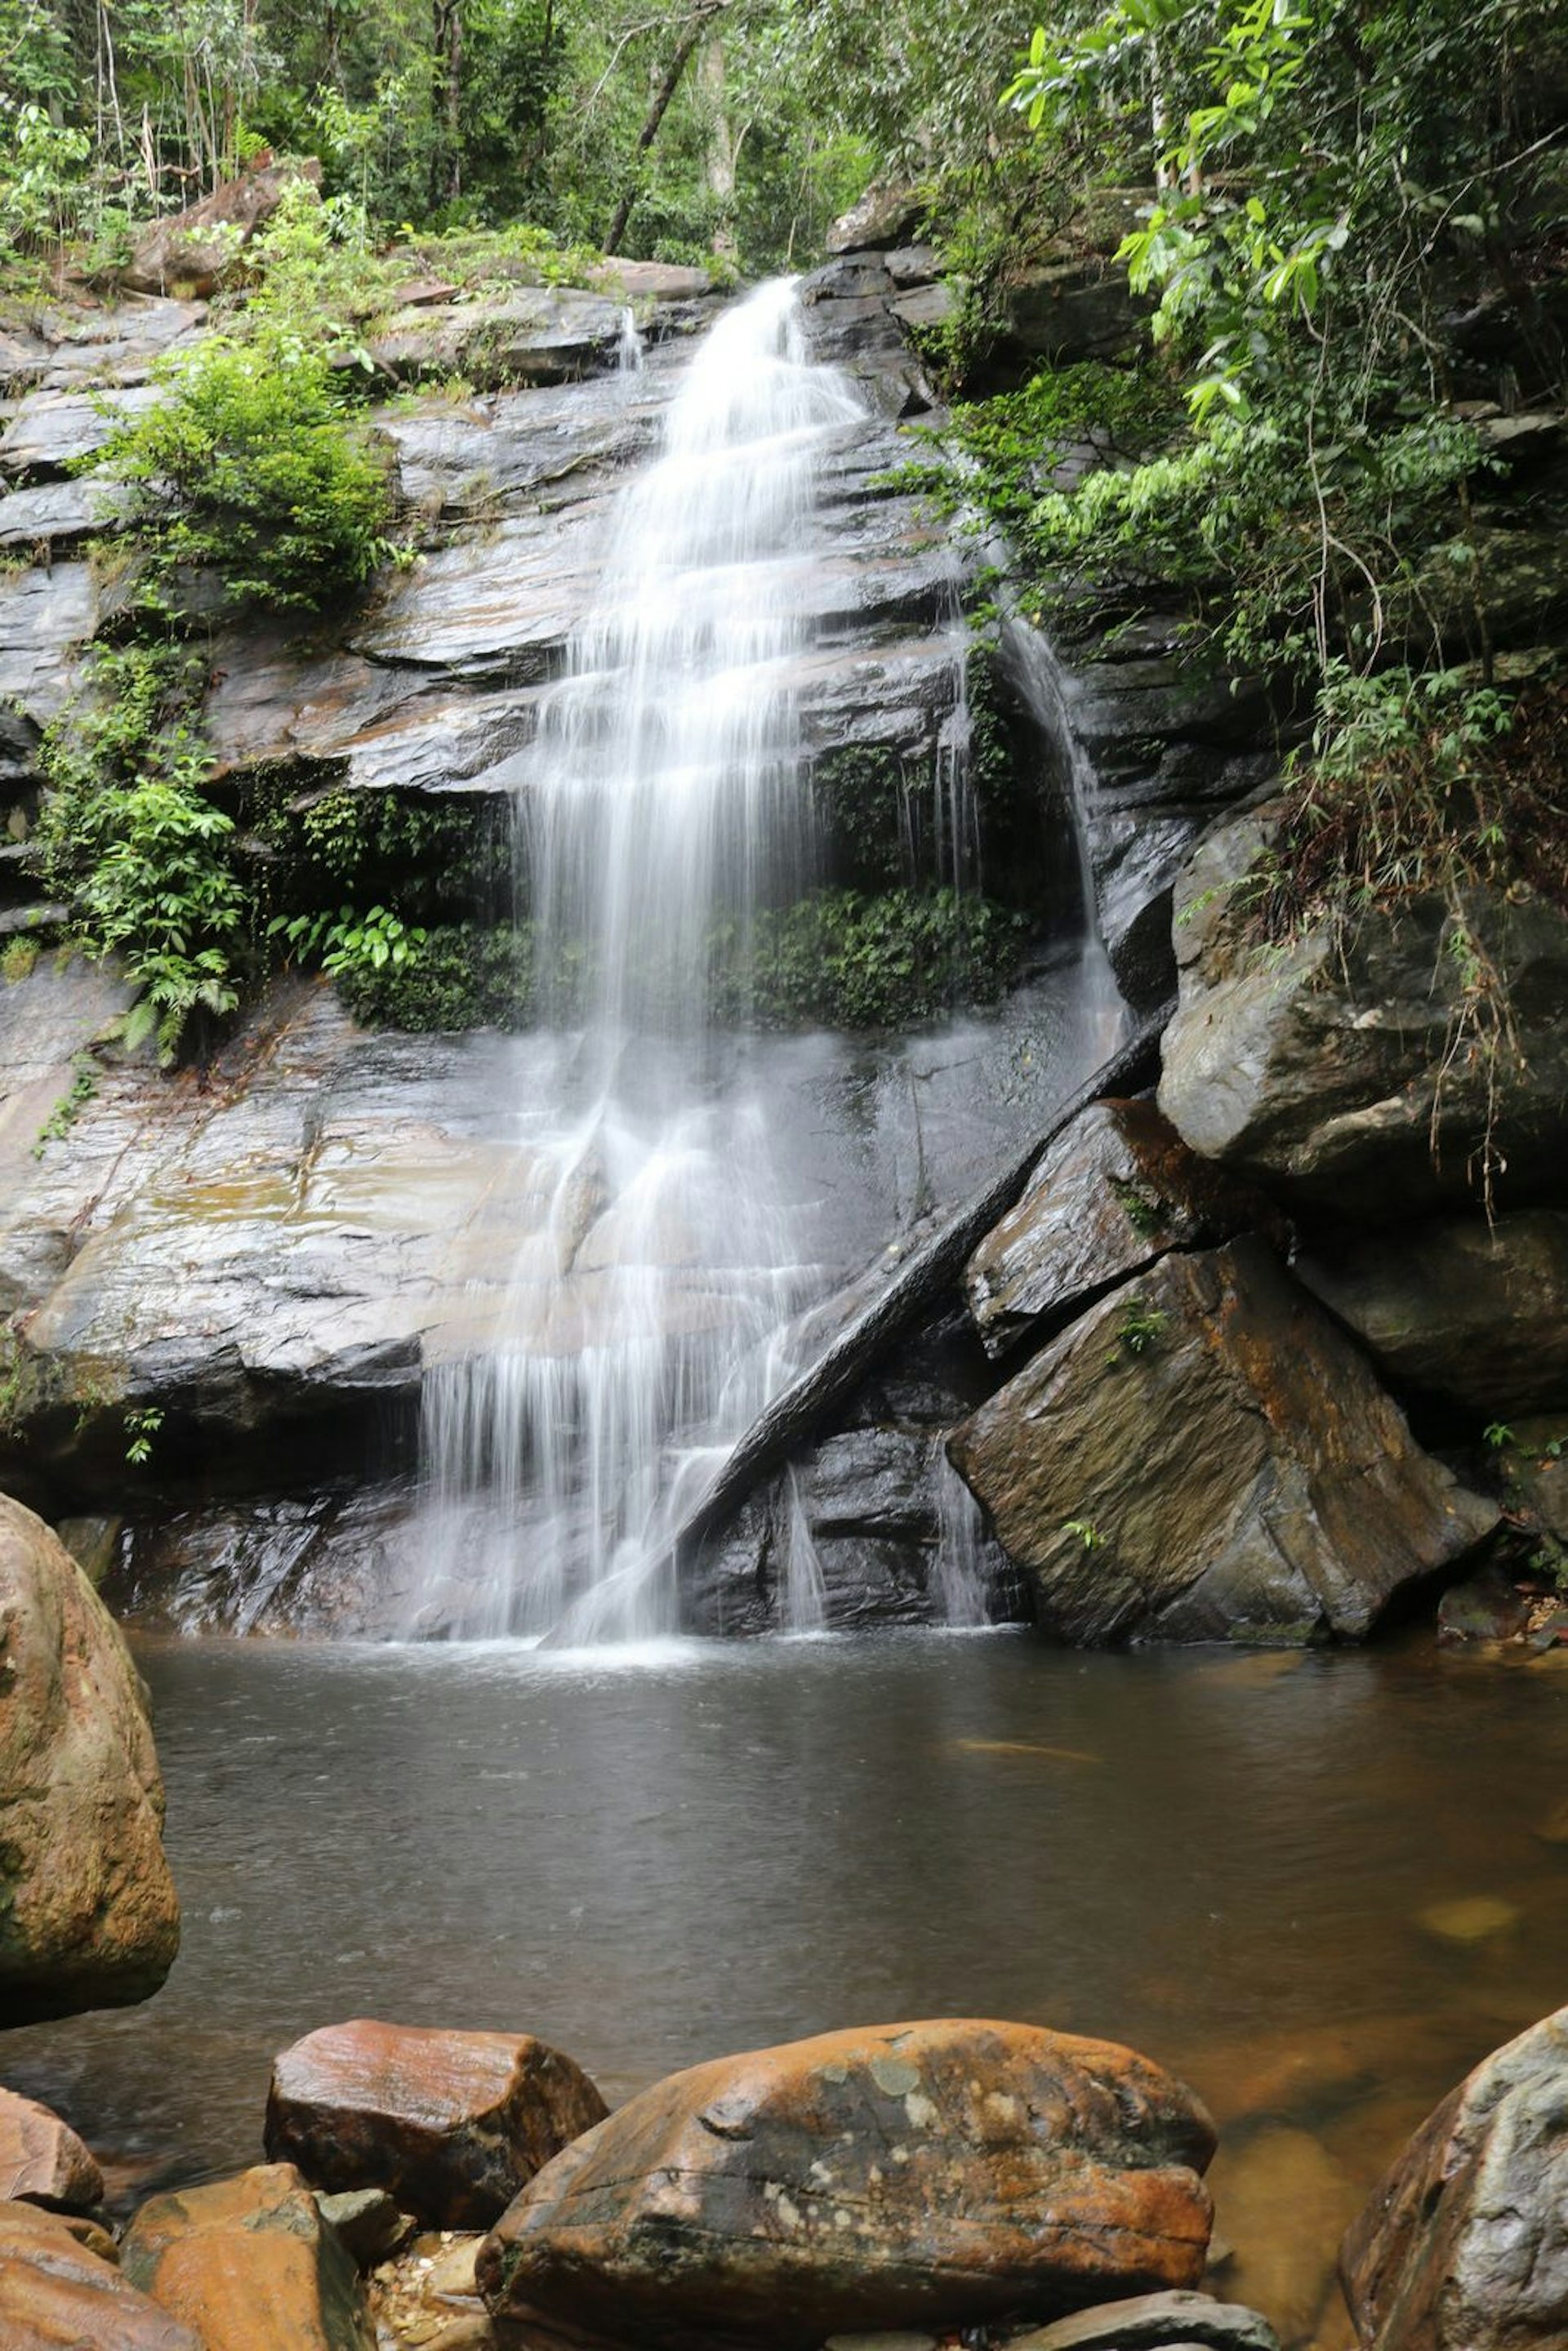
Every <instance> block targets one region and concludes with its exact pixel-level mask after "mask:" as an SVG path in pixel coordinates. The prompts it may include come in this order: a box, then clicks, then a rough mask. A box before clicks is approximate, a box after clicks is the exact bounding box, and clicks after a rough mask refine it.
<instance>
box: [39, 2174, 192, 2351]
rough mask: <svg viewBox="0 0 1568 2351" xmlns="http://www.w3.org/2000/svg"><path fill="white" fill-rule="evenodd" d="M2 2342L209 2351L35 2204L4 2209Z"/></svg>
mask: <svg viewBox="0 0 1568 2351" xmlns="http://www.w3.org/2000/svg"><path fill="white" fill-rule="evenodd" d="M0 2343H3V2344H4V2345H5V2351H205V2346H203V2344H202V2343H201V2342H199V2341H198V2339H197V2337H196V2336H195V2335H193V2334H192V2332H191V2330H190V2328H189V2327H188V2326H185V2325H182V2324H181V2322H180V2321H179V2319H177V2318H175V2317H173V2316H172V2315H171V2314H170V2313H169V2312H168V2311H166V2310H162V2309H161V2308H160V2307H159V2305H158V2304H157V2303H155V2302H152V2301H150V2300H149V2299H148V2297H147V2296H146V2295H145V2294H140V2293H138V2291H137V2289H136V2288H135V2286H133V2285H132V2284H131V2282H130V2280H129V2279H127V2278H124V2277H122V2276H121V2275H120V2271H119V2270H118V2269H117V2268H116V2267H115V2265H114V2263H113V2262H111V2261H106V2260H105V2259H104V2258H103V2256H102V2255H101V2254H99V2253H97V2252H92V2251H90V2250H89V2248H88V2247H87V2246H85V2245H83V2244H82V2243H81V2242H80V2241H79V2240H78V2237H77V2234H76V2232H75V2231H74V2229H73V2228H72V2225H71V2223H70V2222H69V2221H68V2220H66V2219H65V2218H64V2217H63V2215H61V2214H60V2213H57V2212H44V2211H40V2210H39V2209H38V2207H37V2205H36V2204H0Z"/></svg>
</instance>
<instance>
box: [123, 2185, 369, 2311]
mask: <svg viewBox="0 0 1568 2351" xmlns="http://www.w3.org/2000/svg"><path fill="white" fill-rule="evenodd" d="M120 2262H121V2265H122V2267H123V2269H124V2272H125V2274H126V2276H127V2277H128V2278H129V2279H130V2281H131V2283H132V2284H133V2285H136V2286H140V2287H141V2290H142V2292H143V2293H145V2294H151V2295H152V2299H153V2300H154V2301H155V2302H158V2303H161V2304H162V2306H163V2308H164V2309H165V2310H168V2311H171V2312H172V2314H173V2315H174V2316H175V2317H176V2318H178V2319H181V2320H183V2323H184V2325H187V2326H188V2327H190V2328H191V2330H192V2332H193V2335H196V2336H197V2337H198V2338H199V2340H200V2341H201V2343H202V2345H203V2346H204V2351H373V2346H374V2341H375V2337H374V2334H373V2331H372V2329H371V2323H370V2319H369V2316H368V2314H367V2313H366V2311H365V2308H364V2304H363V2303H362V2301H361V2295H360V2285H359V2280H358V2278H357V2276H356V2275H355V2273H354V2264H353V2262H352V2261H351V2260H350V2257H349V2255H348V2253H347V2252H345V2250H344V2248H343V2246H342V2245H341V2244H340V2242H339V2241H338V2239H337V2237H336V2235H335V2234H334V2233H333V2231H331V2230H330V2229H329V2228H328V2227H327V2225H326V2223H325V2222H324V2221H323V2220H322V2219H321V2216H320V2214H319V2211H318V2210H317V2209H316V2199H315V2198H314V2197H313V2196H312V2195H311V2193H310V2190H309V2189H308V2188H307V2186H306V2185H305V2182H304V2180H303V2179H301V2178H300V2177H299V2174H298V2172H297V2171H296V2170H295V2169H294V2168H293V2166H292V2165H291V2164H287V2163H273V2164H258V2165H257V2166H256V2168H255V2169H254V2170H252V2171H242V2172H241V2173H239V2175H238V2176H237V2178H235V2179H215V2180H213V2181H212V2182H211V2183H210V2184H208V2185H207V2186H205V2187H202V2188H186V2189H181V2190H180V2191H179V2192H178V2193H177V2194H175V2195H172V2196H155V2197H154V2198H153V2199H152V2202H151V2203H148V2204H144V2205H143V2206H142V2207H141V2210H140V2211H139V2212H138V2213H137V2215H136V2218H135V2220H133V2221H132V2222H131V2227H130V2229H129V2230H128V2231H127V2232H126V2236H125V2241H124V2242H123V2244H122V2245H121V2247H120Z"/></svg>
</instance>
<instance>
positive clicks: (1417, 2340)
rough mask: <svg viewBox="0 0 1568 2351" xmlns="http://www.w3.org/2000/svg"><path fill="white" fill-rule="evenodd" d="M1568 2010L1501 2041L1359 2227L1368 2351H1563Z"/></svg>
mask: <svg viewBox="0 0 1568 2351" xmlns="http://www.w3.org/2000/svg"><path fill="white" fill-rule="evenodd" d="M1565 2209H1568V2010H1560V2011H1558V2012H1557V2014H1556V2015H1554V2016H1549V2017H1547V2018H1545V2019H1544V2020H1543V2021H1542V2022H1541V2023H1539V2024H1535V2025H1532V2026H1531V2028H1530V2030H1529V2031H1528V2032H1523V2033H1521V2035H1520V2036H1519V2038H1518V2039H1517V2040H1516V2041H1511V2042H1510V2043H1508V2044H1507V2045H1506V2046H1505V2047H1504V2048H1501V2049H1498V2050H1494V2051H1493V2053H1492V2054H1491V2055H1490V2057H1488V2058H1486V2059H1484V2060H1483V2062H1482V2063H1481V2064H1479V2065H1478V2066H1477V2067H1476V2069H1475V2071H1474V2072H1473V2073H1472V2074H1470V2075H1469V2077H1468V2079H1467V2080H1465V2081H1464V2082H1462V2083H1461V2084H1460V2085H1459V2087H1458V2089H1457V2090H1455V2091H1453V2092H1452V2093H1451V2094H1450V2095H1449V2096H1448V2097H1447V2098H1445V2099H1444V2101H1443V2103H1442V2105H1439V2106H1438V2107H1437V2110H1436V2111H1435V2113H1433V2114H1432V2115H1430V2116H1428V2117H1427V2121H1426V2122H1425V2123H1424V2124H1423V2125H1422V2126H1421V2128H1420V2129H1419V2130H1418V2131H1417V2132H1416V2136H1415V2137H1414V2138H1413V2139H1412V2140H1411V2141H1410V2144H1409V2146H1408V2147H1406V2149H1405V2151H1404V2153H1403V2154H1402V2155H1401V2156H1400V2158H1398V2160H1397V2162H1396V2164H1395V2165H1394V2167H1393V2168H1392V2169H1391V2170H1390V2171H1389V2173H1388V2175H1387V2177H1386V2178H1385V2179H1384V2180H1383V2182H1382V2184H1381V2185H1380V2186H1379V2188H1378V2189H1377V2190H1376V2192H1375V2194H1374V2196H1373V2197H1372V2199H1371V2200H1370V2202H1369V2203H1368V2204H1367V2206H1366V2208H1365V2210H1364V2211H1363V2212H1362V2213H1361V2214H1360V2216H1359V2217H1358V2218H1357V2219H1356V2220H1355V2221H1354V2223H1353V2225H1352V2227H1351V2228H1350V2230H1349V2231H1348V2233H1347V2235H1346V2237H1345V2240H1344V2244H1343V2250H1342V2252H1341V2263H1340V2273H1341V2277H1342V2280H1343V2285H1344V2291H1345V2298H1346V2300H1347V2301H1348V2303H1349V2304H1350V2309H1351V2315H1352V2317H1353V2318H1354V2322H1355V2330H1356V2335H1357V2338H1358V2340H1359V2341H1360V2343H1361V2344H1362V2346H1364V2351H1504V2346H1506V2351H1531V2346H1540V2351H1548V2346H1552V2351H1556V2346H1560V2345H1561V2344H1562V2342H1563V2338H1564V2335H1565V2333H1568V2240H1565V2238H1564V2234H1563V2211H1564V2210H1565Z"/></svg>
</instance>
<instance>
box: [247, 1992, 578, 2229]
mask: <svg viewBox="0 0 1568 2351" xmlns="http://www.w3.org/2000/svg"><path fill="white" fill-rule="evenodd" d="M607 2111H608V2109H607V2108H606V2106H605V2104H604V2101H603V2099H602V2098H601V2096H600V2095H599V2093H598V2091H597V2090H596V2089H595V2088H594V2086H593V2085H592V2083H591V2081H590V2080H589V2078H588V2076H587V2074H584V2073H583V2072H582V2070H581V2068H580V2066H577V2065H575V2064H573V2063H572V2061H571V2059H570V2057H563V2056H562V2055H561V2054H560V2053H559V2051H558V2050H554V2049H550V2048H547V2046H546V2045H545V2043H543V2042H542V2041H536V2040H535V2039H534V2038H533V2036H532V2035H531V2034H530V2033H527V2032H443V2031H438V2030H434V2029H432V2028H428V2027H424V2026H419V2025H405V2024H379V2023H375V2022H371V2021H370V2020H368V2019H363V2018H361V2019H359V2020H356V2022H353V2023H350V2024H329V2025H325V2026H323V2027H322V2029H321V2030H320V2031H319V2032H309V2033H307V2034H306V2036H305V2038H304V2040H303V2041H297V2042H296V2043H294V2045H293V2047H292V2048H291V2049H286V2050H285V2051H284V2052H283V2053H282V2055H281V2056H280V2057H278V2058H277V2061H276V2062H275V2064H274V2065H273V2069H272V2086H271V2088H270V2090H269V2091H268V2093H267V2137H266V2145H267V2154H268V2155H269V2156H271V2157H272V2158H274V2159H275V2160H279V2161H285V2162H290V2163H296V2164H298V2167H299V2168H300V2170H301V2171H302V2172H303V2173H304V2174H305V2177H306V2178H307V2179H309V2180H311V2181H313V2182H314V2184H315V2185H316V2186H317V2187H319V2188H328V2189H350V2188H384V2189H386V2190H387V2192H388V2194H389V2195H391V2196H392V2197H394V2198H395V2199H396V2200H397V2202H398V2204H399V2205H400V2206H401V2207H402V2210H404V2211H407V2212H412V2213H413V2214H415V2215H416V2217H417V2218H418V2219H420V2220H424V2221H426V2222H428V2223H429V2224H430V2225H432V2226H433V2227H435V2228H444V2229H482V2228H486V2227H487V2226H488V2224H489V2223H490V2222H491V2221H492V2220H496V2219H497V2218H498V2216H499V2215H500V2214H501V2213H502V2212H503V2211H504V2210H506V2207H507V2204H508V2203H509V2202H510V2200H511V2199H512V2198H513V2197H514V2196H515V2195H516V2194H517V2190H518V2189H519V2188H521V2187H522V2186H523V2185H524V2183H525V2181H527V2180H529V2179H532V2178H533V2176H534V2174H535V2172H536V2171H538V2168H539V2167H540V2166H541V2164H546V2163H548V2162H549V2160H550V2158H551V2157H552V2156H554V2155H557V2154H559V2151H560V2149H561V2148H562V2147H565V2146H567V2145H568V2144H569V2142H570V2140H572V2139H574V2138H576V2137H579V2136H580V2133H582V2132H583V2131H586V2130H590V2129H591V2127H592V2126H593V2125H594V2124H595V2123H598V2122H601V2121H602V2120H603V2118H604V2116H605V2114H606V2112H607Z"/></svg>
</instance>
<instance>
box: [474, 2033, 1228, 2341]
mask: <svg viewBox="0 0 1568 2351" xmlns="http://www.w3.org/2000/svg"><path fill="white" fill-rule="evenodd" d="M1213 2148H1214V2135H1213V2129H1212V2126H1211V2125H1210V2123H1209V2120H1208V2117H1207V2115H1206V2114H1205V2112H1204V2111H1203V2109H1202V2107H1201V2106H1200V2105H1198V2104H1197V2100H1196V2099H1195V2098H1194V2097H1193V2096H1192V2095H1191V2093H1190V2092H1189V2091H1187V2090H1186V2089H1185V2088H1184V2087H1183V2086H1182V2085H1181V2084H1180V2083H1178V2082H1176V2080H1174V2079H1173V2078H1172V2077H1171V2076H1170V2075H1169V2074H1166V2073H1164V2072H1163V2071H1162V2070H1161V2069H1160V2068H1159V2067H1158V2066H1155V2065H1153V2064H1150V2063H1149V2062H1148V2061H1147V2060H1146V2059H1145V2058H1142V2057H1138V2056H1135V2055H1134V2053H1132V2052H1131V2051H1130V2050H1126V2049H1121V2048H1118V2047H1116V2046H1115V2045H1113V2043H1108V2042H1099V2041H1085V2040H1080V2039H1078V2038H1076V2037H1074V2036H1072V2035H1071V2034H1066V2033H1056V2032H1046V2031H1044V2030H1043V2029H1041V2028H1040V2027H1039V2026H1035V2025H1024V2024H998V2023H984V2022H960V2021H954V2020H946V2019H945V2020H942V2021H940V2022H931V2023H919V2024H905V2025H884V2026H878V2027H875V2028H873V2029H871V2030H865V2031H858V2032H831V2033H823V2034H821V2036H819V2037H818V2038H816V2039H813V2040H810V2041H800V2042H794V2043H789V2044H787V2045H786V2046H784V2047H782V2048H774V2049H764V2050H758V2051H754V2052H751V2053H747V2054H745V2055H741V2056H737V2057H727V2058H721V2059H719V2060H718V2061H717V2062H716V2063H715V2064H706V2065H699V2066H695V2067H694V2068H693V2069H692V2070H691V2071H690V2072H688V2073H683V2074H672V2075H671V2076H670V2077H669V2078H668V2079H667V2080H666V2081H663V2082H659V2083H655V2084H654V2085H653V2088H651V2089H649V2090H645V2091H643V2094H642V2095H640V2096H638V2097H635V2098H633V2099H632V2101H631V2102H630V2103H629V2104H628V2105H625V2106H622V2108H621V2109H620V2110H619V2112H618V2113H616V2114H614V2115H612V2116H611V2118H610V2120H609V2121H608V2122H606V2123H602V2124H601V2126H600V2127H599V2128H598V2129H597V2130H595V2131H591V2132H590V2133H589V2135H588V2137H586V2138H583V2139H581V2140H580V2141H579V2142H578V2144H577V2145H576V2146H575V2147H570V2148H569V2149H568V2150H567V2152H566V2153H565V2154H564V2155H562V2156H559V2157H558V2158H557V2159H556V2161H555V2162H554V2163H552V2164H550V2165H549V2166H547V2168H545V2170H543V2171H542V2172H541V2173H540V2174H539V2176H538V2179H536V2180H534V2181H533V2182H532V2184H531V2185H530V2186H529V2187H528V2188H526V2189H524V2190H523V2193H522V2194H521V2196H519V2197H518V2199H517V2202H516V2203H515V2204H514V2205H513V2206H512V2207H511V2210H509V2211H508V2212H507V2215H506V2217H505V2219H504V2220H502V2221H501V2223H500V2225H499V2227H498V2228H497V2230H496V2231H494V2232H493V2233H492V2235H491V2236H490V2237H489V2238H487V2239H486V2243H485V2245H484V2247H483V2249H482V2251H481V2252H480V2256H479V2263H478V2277H479V2284H480V2289H481V2291H482V2293H483V2294H484V2295H485V2299H486V2303H487V2304H489V2306H490V2308H491V2310H492V2311H493V2312H495V2313H496V2314H497V2315H499V2316H502V2317H506V2318H510V2319H517V2320H522V2321H525V2322H526V2323H527V2324H528V2326H530V2327H533V2328H537V2329H538V2330H539V2331H540V2339H543V2340H551V2341H553V2340H556V2339H558V2335H557V2333H556V2330H558V2329H559V2339H562V2340H565V2339H570V2340H572V2341H584V2342H591V2343H596V2344H597V2343H613V2344H616V2345H627V2346H631V2345H636V2346H649V2351H653V2346H658V2351H699V2346H700V2351H709V2346H711V2351H719V2346H731V2345H736V2346H738V2345H742V2344H744V2345H747V2346H757V2347H758V2351H760V2346H768V2351H816V2346H818V2345H819V2344H821V2341H822V2339H823V2337H824V2336H826V2335H832V2334H835V2333H841V2332H849V2331H861V2330H866V2329H873V2328H874V2329H894V2328H899V2327H908V2326H920V2327H929V2328H931V2329H933V2330H936V2331H940V2330H944V2329H946V2328H949V2327H956V2326H960V2325H980V2324H981V2323H983V2322H984V2321H985V2320H987V2319H988V2318H991V2317H995V2316H998V2315H1000V2314H1004V2313H1006V2314H1010V2315H1015V2316H1025V2317H1028V2316H1034V2317H1044V2316H1052V2315H1055V2314H1058V2313H1060V2312H1061V2311H1062V2310H1066V2309H1071V2308H1075V2307H1078V2306H1080V2305H1082V2304H1085V2303H1092V2302H1095V2301H1098V2300H1102V2299H1103V2298H1105V2297H1107V2296H1113V2295H1117V2294H1131V2293H1135V2292H1139V2291H1143V2290H1148V2291H1155V2290H1157V2289H1159V2288H1162V2287H1166V2286H1190V2285H1192V2284H1195V2283H1196V2282H1197V2278H1198V2276H1199V2275H1200V2273H1201V2272H1202V2268H1203V2262H1204V2255H1205V2250H1206V2247H1207V2241H1208V2230H1209V2206H1208V2199H1207V2195H1206V2194H1205V2192H1204V2189H1203V2187H1202V2184H1201V2181H1200V2179H1199V2178H1198V2174H1199V2173H1200V2172H1201V2171H1202V2169H1203V2168H1204V2167H1205V2165H1206V2164H1207V2162H1208V2159H1209V2158H1210V2156H1211V2155H1212V2153H1213Z"/></svg>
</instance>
